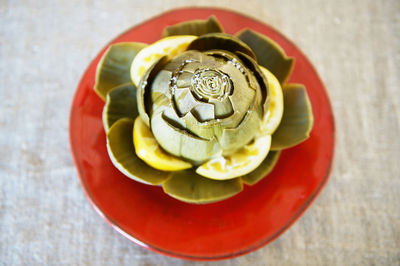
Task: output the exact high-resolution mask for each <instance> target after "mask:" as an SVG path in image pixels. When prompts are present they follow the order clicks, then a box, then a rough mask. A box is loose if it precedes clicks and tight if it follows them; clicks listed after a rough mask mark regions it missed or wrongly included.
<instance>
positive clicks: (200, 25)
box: [163, 16, 223, 37]
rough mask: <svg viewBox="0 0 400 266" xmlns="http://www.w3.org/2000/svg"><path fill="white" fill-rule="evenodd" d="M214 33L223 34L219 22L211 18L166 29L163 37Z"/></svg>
mask: <svg viewBox="0 0 400 266" xmlns="http://www.w3.org/2000/svg"><path fill="white" fill-rule="evenodd" d="M212 32H223V29H222V26H221V25H220V24H219V22H218V20H217V19H216V18H215V17H214V16H211V17H209V18H208V19H207V20H200V19H199V20H191V21H186V22H182V23H178V24H175V25H172V26H169V27H166V28H165V29H164V32H163V37H167V36H172V35H196V36H200V35H204V34H207V33H212Z"/></svg>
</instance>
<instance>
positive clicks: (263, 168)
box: [241, 151, 280, 186]
mask: <svg viewBox="0 0 400 266" xmlns="http://www.w3.org/2000/svg"><path fill="white" fill-rule="evenodd" d="M279 155H280V151H270V152H269V153H268V155H267V158H265V159H264V161H263V162H262V163H261V164H260V166H258V167H257V168H256V169H255V170H254V171H253V172H251V173H249V174H247V175H245V176H242V177H241V178H242V181H243V183H245V184H246V185H250V186H252V185H254V184H255V183H257V182H258V181H260V180H261V179H263V178H264V177H266V176H267V175H268V174H269V173H270V172H271V171H272V170H273V169H274V167H275V165H276V163H277V162H278V159H279Z"/></svg>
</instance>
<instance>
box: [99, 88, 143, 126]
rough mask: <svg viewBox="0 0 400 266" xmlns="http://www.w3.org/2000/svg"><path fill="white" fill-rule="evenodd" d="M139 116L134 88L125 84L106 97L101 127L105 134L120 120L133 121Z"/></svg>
mask: <svg viewBox="0 0 400 266" xmlns="http://www.w3.org/2000/svg"><path fill="white" fill-rule="evenodd" d="M138 115H139V113H138V110H137V104H136V87H135V86H134V85H133V84H131V83H127V84H124V85H121V86H118V87H116V88H114V89H112V90H111V91H110V92H109V93H108V94H107V97H106V104H105V105H104V109H103V125H104V129H105V131H106V132H108V130H109V129H110V127H111V126H112V125H113V124H114V123H115V122H117V121H118V120H119V119H121V118H124V117H126V118H131V119H135V118H136V117H137V116H138Z"/></svg>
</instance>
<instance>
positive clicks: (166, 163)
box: [133, 116, 192, 171]
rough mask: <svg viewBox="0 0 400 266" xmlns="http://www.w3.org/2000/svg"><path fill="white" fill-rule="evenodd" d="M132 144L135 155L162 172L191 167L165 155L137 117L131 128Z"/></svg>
mask: <svg viewBox="0 0 400 266" xmlns="http://www.w3.org/2000/svg"><path fill="white" fill-rule="evenodd" d="M133 143H134V145H135V151H136V155H137V156H138V157H139V158H140V159H142V160H143V161H145V162H146V163H147V164H148V165H150V166H152V167H154V168H156V169H158V170H163V171H178V170H183V169H188V168H191V167H192V165H191V164H190V163H188V162H186V161H183V160H181V159H179V158H177V157H175V156H173V155H170V154H168V153H166V152H165V151H164V150H163V149H161V147H160V146H159V145H158V143H157V141H156V139H155V138H154V136H153V133H151V131H150V128H149V127H148V126H147V125H146V124H145V123H144V122H143V120H142V119H141V118H140V116H138V117H137V118H136V120H135V124H134V126H133Z"/></svg>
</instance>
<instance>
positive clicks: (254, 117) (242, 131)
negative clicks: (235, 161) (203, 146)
mask: <svg viewBox="0 0 400 266" xmlns="http://www.w3.org/2000/svg"><path fill="white" fill-rule="evenodd" d="M260 122H261V118H260V116H259V115H258V113H257V112H256V111H255V110H249V111H248V112H246V114H245V117H244V118H243V121H242V122H241V123H240V124H239V126H238V127H237V128H225V129H223V131H222V136H221V138H220V139H219V143H220V145H221V147H222V149H223V150H224V151H226V152H227V153H230V152H231V151H235V150H237V149H238V148H240V147H242V146H244V145H245V144H247V143H249V142H250V141H251V140H252V139H253V137H254V136H255V135H256V133H257V132H258V129H259V127H260Z"/></svg>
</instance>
